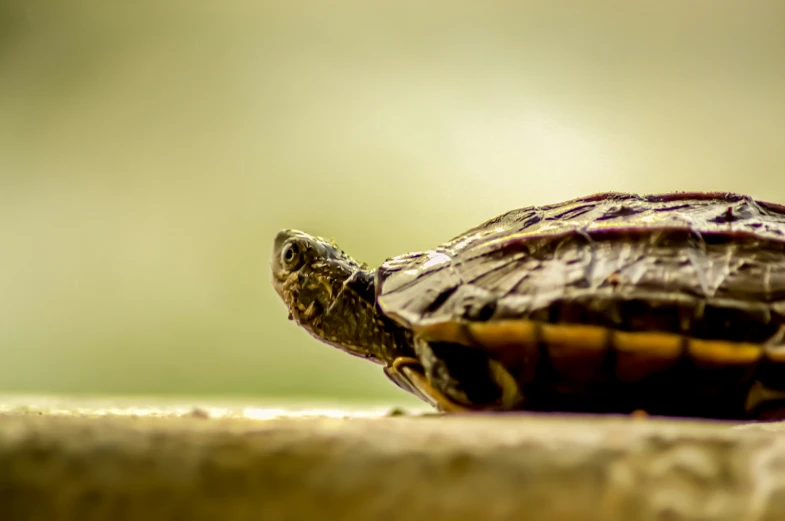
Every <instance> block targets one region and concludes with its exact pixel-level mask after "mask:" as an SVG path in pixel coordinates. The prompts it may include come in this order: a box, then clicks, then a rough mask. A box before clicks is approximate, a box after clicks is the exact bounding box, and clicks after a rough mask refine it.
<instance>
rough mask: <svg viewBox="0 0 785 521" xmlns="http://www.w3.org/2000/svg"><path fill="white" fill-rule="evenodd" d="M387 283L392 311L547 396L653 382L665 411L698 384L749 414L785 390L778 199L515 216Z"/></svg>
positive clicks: (661, 200)
mask: <svg viewBox="0 0 785 521" xmlns="http://www.w3.org/2000/svg"><path fill="white" fill-rule="evenodd" d="M376 277H377V279H376V292H377V295H376V296H377V303H378V305H379V307H380V309H381V310H382V311H383V312H384V313H385V314H386V315H388V316H389V317H391V318H393V319H394V320H395V321H397V322H398V323H400V324H402V325H404V326H405V327H408V328H410V329H411V330H413V331H414V333H415V335H417V336H418V337H420V338H422V339H425V340H426V341H427V342H429V343H431V344H436V343H439V344H446V345H453V346H456V347H455V348H456V349H458V348H459V347H460V346H463V347H471V348H473V349H475V350H481V351H482V352H484V353H485V354H487V355H488V356H489V357H491V358H492V359H495V360H497V361H499V362H500V363H501V364H502V365H503V366H504V367H505V368H506V369H507V370H508V371H509V372H510V374H511V375H512V376H513V378H515V380H516V381H517V382H518V383H519V384H520V386H521V387H522V388H523V389H524V393H523V394H524V395H529V396H536V395H537V394H538V393H540V394H542V392H544V391H543V389H546V390H548V393H550V394H548V393H546V395H548V396H550V398H547V399H545V401H546V402H547V401H548V400H553V399H555V398H553V396H554V394H553V393H554V392H555V391H554V390H556V389H561V390H563V391H564V392H562V393H560V394H561V395H565V394H566V395H580V396H581V397H582V398H581V399H582V403H589V402H590V401H591V400H589V401H588V402H587V399H588V398H591V397H596V398H597V400H599V401H603V400H604V401H606V402H607V401H608V400H609V397H608V393H618V391H619V389H622V388H621V387H619V385H621V384H624V383H627V384H635V383H640V382H647V385H649V387H647V389H648V391H646V392H648V393H650V394H651V393H654V394H655V395H656V396H655V397H652V396H649V402H653V403H651V406H652V408H654V409H657V408H658V407H660V408H664V409H665V412H669V411H670V410H673V409H674V407H673V405H672V404H673V402H674V401H676V400H679V399H680V397H679V395H682V396H684V393H685V391H686V390H690V392H693V391H694V392H693V394H695V392H697V394H706V393H715V394H716V393H729V394H728V396H727V397H726V398H727V399H728V400H730V401H733V400H735V402H734V403H736V402H739V400H741V401H744V402H745V403H742V404H739V403H736V405H734V407H735V409H734V410H738V409H739V407H741V408H744V409H745V410H749V409H750V408H751V407H754V406H755V405H756V403H757V402H761V401H763V398H761V397H760V396H759V397H757V398H756V397H755V396H752V393H748V389H749V386H750V385H751V384H753V383H757V384H758V385H763V387H765V389H766V392H768V390H770V389H771V388H775V389H780V390H783V389H785V370H783V369H782V367H785V347H782V348H781V349H778V347H780V345H781V344H785V342H783V338H782V336H783V331H785V206H782V205H778V204H772V203H765V202H761V201H756V200H753V199H752V198H750V197H748V196H744V195H738V194H732V193H669V194H658V195H646V196H641V195H635V194H626V193H603V194H596V195H592V196H588V197H583V198H579V199H575V200H571V201H567V202H564V203H559V204H554V205H548V206H540V207H528V208H522V209H518V210H514V211H511V212H508V213H506V214H503V215H501V216H498V217H496V218H494V219H491V220H489V221H487V222H485V223H483V224H481V225H479V226H477V227H475V228H473V229H471V230H469V231H467V232H465V233H463V234H461V235H459V236H457V237H455V238H454V239H452V240H450V241H448V242H446V243H444V244H442V245H441V246H439V247H437V248H435V249H433V250H431V251H426V252H418V253H410V254H406V255H402V256H399V257H395V258H392V259H389V260H388V261H386V262H385V263H384V264H383V265H382V266H381V267H380V268H379V269H378V270H377V275H376ZM465 378H470V376H467V377H465ZM652 382H659V383H657V384H654V383H652ZM611 383H612V384H614V385H610V384H611ZM664 389H671V390H672V393H664V392H663V390H664ZM742 391H743V392H742ZM603 393H605V394H603ZM761 393H764V391H761V392H760V393H758V394H761ZM557 394H559V393H557ZM764 394H765V393H764ZM666 395H667V396H666ZM618 400H619V398H618V397H617V398H616V399H615V401H616V402H618ZM668 400H669V401H668ZM611 401H614V400H611ZM644 401H645V400H644ZM753 402H755V403H753ZM684 403H686V401H685V402H684ZM668 404H671V405H670V406H669V405H668ZM530 405H531V404H530ZM617 405H618V404H617ZM543 407H544V408H552V404H549V403H545V404H543ZM527 408H536V407H533V406H529V407H527ZM590 408H591V409H592V410H594V409H598V408H600V409H601V408H602V406H601V404H599V403H594V404H593V405H592V406H590ZM611 408H618V407H616V406H613V407H611ZM622 408H623V407H622ZM710 414H711V415H713V416H717V415H718V414H717V412H716V411H714V412H711V413H710Z"/></svg>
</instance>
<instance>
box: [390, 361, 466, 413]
mask: <svg viewBox="0 0 785 521" xmlns="http://www.w3.org/2000/svg"><path fill="white" fill-rule="evenodd" d="M384 374H386V375H387V378H389V379H390V380H392V381H393V382H394V383H395V384H396V385H397V386H398V387H400V388H401V389H403V390H404V391H407V392H410V393H412V394H413V395H415V396H416V397H418V398H419V399H421V400H423V401H425V402H428V403H429V404H431V405H432V406H433V407H435V408H436V409H438V410H439V411H442V412H466V411H469V410H471V409H469V408H468V407H465V406H463V405H461V404H459V403H456V402H455V401H453V400H451V399H450V398H448V397H447V396H446V395H445V394H444V393H442V392H441V391H438V390H437V389H435V388H434V387H433V386H432V385H431V383H430V382H429V381H428V377H427V376H426V375H425V369H424V368H423V366H422V364H421V363H420V361H419V360H417V359H416V358H413V357H410V356H401V357H398V358H396V359H395V360H393V362H392V364H390V365H388V366H385V368H384Z"/></svg>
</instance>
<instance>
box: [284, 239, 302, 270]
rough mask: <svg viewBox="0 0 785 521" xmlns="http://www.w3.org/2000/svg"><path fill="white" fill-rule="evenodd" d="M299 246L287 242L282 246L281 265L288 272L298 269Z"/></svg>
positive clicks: (299, 260)
mask: <svg viewBox="0 0 785 521" xmlns="http://www.w3.org/2000/svg"><path fill="white" fill-rule="evenodd" d="M300 253H301V250H300V246H299V245H298V244H297V243H296V242H289V243H286V244H284V247H283V248H282V249H281V264H282V265H283V266H284V267H285V268H286V269H289V270H293V269H297V268H298V267H300V262H301V260H302V259H301V257H302V255H300Z"/></svg>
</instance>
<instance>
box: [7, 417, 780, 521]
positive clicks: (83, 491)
mask: <svg viewBox="0 0 785 521" xmlns="http://www.w3.org/2000/svg"><path fill="white" fill-rule="evenodd" d="M524 518H528V519H537V520H540V521H548V520H573V521H583V520H587V521H588V520H592V521H615V520H619V521H622V520H623V521H632V520H638V519H640V520H668V521H672V520H682V519H685V520H686V519H696V520H697V519H700V520H705V521H709V520H729V521H731V520H732V521H743V520H755V521H762V520H771V521H783V520H785V426H783V425H780V424H768V425H760V426H743V427H739V426H736V427H733V426H730V425H727V424H712V423H680V422H670V421H663V420H650V419H627V418H585V417H583V418H565V417H547V416H530V415H515V416H512V415H511V416H503V417H500V416H490V415H488V416H471V417H457V416H454V417H435V416H425V417H405V416H404V417H387V418H385V417H379V418H352V419H335V418H309V419H286V418H281V419H274V420H264V421H260V420H249V419H242V418H231V417H225V418H206V417H203V415H202V414H195V415H191V416H188V415H184V416H178V415H171V416H165V415H164V416H161V417H133V416H127V415H119V416H112V415H94V416H89V415H88V416H79V415H74V416H70V415H58V414H34V413H30V412H27V413H21V412H6V413H4V414H3V415H1V416H0V519H2V520H8V521H15V520H33V519H36V520H38V519H41V520H80V521H81V520H88V519H96V520H97V519H107V520H108V519H111V520H121V519H124V520H145V521H147V520H149V521H154V520H164V519H167V520H170V519H178V520H179V519H187V520H194V521H198V520H222V521H224V520H225V521H232V520H252V519H253V520H256V519H271V520H273V519H274V520H278V519H304V520H310V519H314V520H316V519H320V520H322V519H340V520H363V521H366V520H386V519H402V520H413V519H429V520H434V521H438V520H442V519H452V520H464V519H465V520H472V521H476V520H483V521H492V520H497V519H524Z"/></svg>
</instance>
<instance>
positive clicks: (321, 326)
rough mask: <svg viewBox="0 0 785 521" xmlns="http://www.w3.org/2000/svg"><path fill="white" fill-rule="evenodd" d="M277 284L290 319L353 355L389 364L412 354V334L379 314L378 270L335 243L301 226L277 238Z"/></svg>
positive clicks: (274, 263) (275, 251) (275, 270)
mask: <svg viewBox="0 0 785 521" xmlns="http://www.w3.org/2000/svg"><path fill="white" fill-rule="evenodd" d="M271 268H272V272H273V287H274V288H275V291H276V292H277V293H278V295H279V296H280V297H281V299H282V300H283V301H284V303H285V304H286V307H287V308H288V310H289V318H290V319H291V320H294V321H295V322H296V323H297V324H298V325H300V326H302V327H303V328H304V329H306V330H307V331H308V332H309V333H310V334H311V335H313V336H314V337H315V338H317V339H319V340H321V341H323V342H326V343H328V344H330V345H332V346H335V347H338V348H339V349H342V350H343V351H346V352H347V353H349V354H352V355H355V356H360V357H363V358H367V359H370V360H372V361H374V362H377V363H380V364H384V365H390V364H392V362H393V361H394V360H395V359H396V358H398V357H401V356H412V355H413V353H414V350H413V347H412V338H411V334H410V332H409V331H408V330H406V329H403V328H401V327H400V326H398V325H397V324H395V323H394V322H392V321H391V320H390V319H388V318H387V317H385V316H383V315H382V314H381V313H379V311H378V309H377V307H376V304H375V291H374V287H375V286H374V273H373V271H369V270H367V269H366V268H364V267H363V266H361V265H360V264H359V263H357V262H356V261H354V260H353V259H352V258H350V257H349V256H347V255H346V254H345V253H344V252H343V251H341V250H340V249H339V248H338V247H337V246H335V245H334V244H332V243H331V242H329V241H327V240H325V239H321V238H319V237H313V236H311V235H308V234H306V233H303V232H299V231H296V230H284V231H282V232H280V233H279V234H278V235H277V237H276V238H275V243H274V245H273V256H272V262H271Z"/></svg>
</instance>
